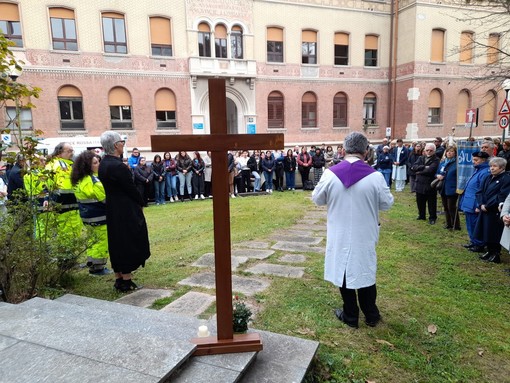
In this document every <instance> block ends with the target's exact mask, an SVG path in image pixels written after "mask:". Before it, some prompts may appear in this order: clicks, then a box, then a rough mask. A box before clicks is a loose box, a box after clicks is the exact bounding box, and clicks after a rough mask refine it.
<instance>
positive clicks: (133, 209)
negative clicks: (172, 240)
mask: <svg viewBox="0 0 510 383" xmlns="http://www.w3.org/2000/svg"><path fill="white" fill-rule="evenodd" d="M101 145H102V147H103V149H104V151H105V153H106V155H105V157H104V158H103V160H102V161H101V163H100V165H99V179H100V180H101V182H102V184H103V186H104V190H105V192H106V225H107V229H108V230H107V231H108V252H109V253H110V261H111V263H112V268H113V271H114V272H115V278H116V280H115V285H114V286H115V288H116V289H117V290H119V291H122V292H126V291H130V290H134V289H137V288H138V286H137V285H136V284H135V283H134V282H133V281H132V280H131V273H132V272H133V271H134V270H136V269H137V268H138V267H140V266H142V267H143V266H145V261H146V260H147V259H148V258H149V257H150V246H149V234H148V231H147V224H146V222H145V217H144V215H143V209H142V206H143V200H142V197H141V196H140V193H139V192H138V190H137V189H136V186H135V184H134V182H133V178H132V176H131V171H130V170H129V167H127V166H126V165H124V164H123V163H122V159H121V157H122V153H123V150H124V141H123V140H122V138H121V137H120V135H119V134H118V133H117V132H113V131H107V132H105V133H103V134H102V135H101Z"/></svg>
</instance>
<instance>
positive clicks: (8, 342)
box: [0, 335, 19, 360]
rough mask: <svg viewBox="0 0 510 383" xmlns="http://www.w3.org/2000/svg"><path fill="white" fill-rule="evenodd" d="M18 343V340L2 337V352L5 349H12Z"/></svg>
mask: <svg viewBox="0 0 510 383" xmlns="http://www.w3.org/2000/svg"><path fill="white" fill-rule="evenodd" d="M18 342H19V341H18V340H17V339H14V338H10V337H8V336H2V335H0V351H2V350H3V349H5V348H8V347H11V346H12V345H15V344H16V343H18ZM0 360H1V359H0Z"/></svg>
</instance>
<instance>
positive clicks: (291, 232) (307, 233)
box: [278, 229, 317, 238]
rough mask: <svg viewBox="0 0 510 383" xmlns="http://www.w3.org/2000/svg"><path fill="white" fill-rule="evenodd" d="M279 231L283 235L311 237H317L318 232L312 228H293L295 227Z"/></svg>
mask: <svg viewBox="0 0 510 383" xmlns="http://www.w3.org/2000/svg"><path fill="white" fill-rule="evenodd" d="M278 233H279V234H281V235H282V236H284V235H287V236H291V237H311V238H315V237H316V234H317V233H315V232H314V231H312V230H293V229H286V230H280V231H279V232H278Z"/></svg>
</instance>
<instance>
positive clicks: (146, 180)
mask: <svg viewBox="0 0 510 383" xmlns="http://www.w3.org/2000/svg"><path fill="white" fill-rule="evenodd" d="M134 174H135V185H136V187H137V189H138V191H139V192H140V195H141V196H142V199H143V206H148V202H149V195H150V191H151V183H152V180H153V179H154V174H153V173H152V169H151V168H150V167H149V166H147V161H146V159H145V157H140V161H139V162H138V165H136V167H135V170H134Z"/></svg>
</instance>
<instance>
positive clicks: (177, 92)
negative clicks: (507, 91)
mask: <svg viewBox="0 0 510 383" xmlns="http://www.w3.org/2000/svg"><path fill="white" fill-rule="evenodd" d="M468 11H470V12H475V11H476V10H469V9H468V8H467V7H466V6H463V7H460V6H458V5H456V4H454V3H452V2H450V1H427V0H400V1H397V0H393V1H384V0H383V1H361V0H300V1H291V0H172V1H168V0H167V1H165V0H151V1H143V0H142V1H140V0H138V1H135V0H122V1H120V0H115V1H101V0H89V1H79V0H66V1H65V2H54V1H52V0H19V1H6V0H0V29H2V30H3V31H4V33H5V34H6V35H7V37H8V38H10V39H12V40H13V41H15V42H16V43H17V47H15V48H13V51H14V52H15V54H16V56H17V57H18V58H19V59H21V60H23V61H24V62H25V64H24V70H23V73H22V75H21V77H20V79H19V81H22V82H24V83H29V84H32V85H34V86H38V87H41V88H42V89H43V92H42V94H41V97H40V98H39V99H37V100H32V102H33V103H34V104H35V105H36V106H37V108H36V109H33V110H31V111H30V110H22V111H21V118H22V122H23V125H24V127H25V128H27V129H28V128H30V127H33V128H34V129H40V130H43V131H44V132H45V136H48V137H56V136H62V137H65V136H70V135H89V136H98V135H100V134H101V133H102V132H103V131H104V130H106V129H115V130H118V131H119V133H121V134H126V135H128V137H129V141H128V142H129V146H130V147H132V146H138V147H140V148H142V149H144V148H145V149H148V147H149V145H150V138H149V137H150V135H153V134H192V133H193V134H195V133H196V134H208V132H209V121H208V113H209V111H208V92H207V79H208V78H210V77H213V76H214V77H224V78H225V81H226V86H227V112H228V128H229V131H230V132H238V133H267V132H283V133H284V134H285V142H286V146H293V145H295V144H302V143H323V142H324V143H337V142H339V141H341V140H342V139H343V138H344V137H345V135H347V134H348V133H349V132H351V131H353V130H362V129H363V130H365V131H366V133H367V135H368V136H369V137H370V138H371V139H372V140H373V141H378V140H380V139H382V138H383V137H384V136H385V134H386V128H387V127H391V128H392V137H402V138H404V139H406V140H415V139H418V138H419V139H429V138H431V137H435V136H446V135H447V134H449V133H450V132H451V128H452V127H458V129H457V136H467V134H468V131H469V130H468V129H465V128H464V120H465V110H466V109H467V108H471V107H473V108H476V107H478V108H480V123H479V125H480V126H479V127H478V128H476V130H475V133H474V134H475V135H476V136H487V135H499V134H500V130H499V129H498V127H497V112H498V107H499V105H500V104H501V102H502V100H503V98H504V91H502V90H501V89H500V83H501V81H495V82H488V81H477V80H473V78H475V77H477V76H482V75H486V74H487V73H490V71H491V65H494V66H497V61H498V59H499V56H498V55H499V54H498V49H499V48H502V47H505V41H504V35H503V33H502V32H503V30H502V29H501V28H502V25H499V26H497V27H494V29H492V27H491V26H490V25H487V24H485V25H482V26H480V25H476V23H475V22H474V21H471V22H467V21H459V20H458V19H459V18H461V19H462V18H464V19H468V17H467V16H466V12H468ZM477 12H478V13H479V14H480V12H481V11H480V10H479V11H477ZM502 24H504V23H502ZM498 28H499V29H498ZM473 38H474V39H475V40H477V41H481V42H484V43H485V45H486V47H480V46H478V45H476V44H473V43H472V40H473ZM2 113H3V114H4V115H12V114H13V113H15V109H14V106H13V105H9V106H8V107H7V110H6V111H3V112H2Z"/></svg>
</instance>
